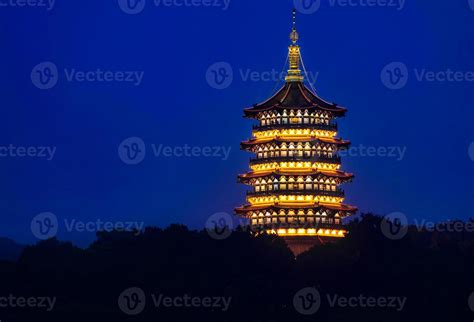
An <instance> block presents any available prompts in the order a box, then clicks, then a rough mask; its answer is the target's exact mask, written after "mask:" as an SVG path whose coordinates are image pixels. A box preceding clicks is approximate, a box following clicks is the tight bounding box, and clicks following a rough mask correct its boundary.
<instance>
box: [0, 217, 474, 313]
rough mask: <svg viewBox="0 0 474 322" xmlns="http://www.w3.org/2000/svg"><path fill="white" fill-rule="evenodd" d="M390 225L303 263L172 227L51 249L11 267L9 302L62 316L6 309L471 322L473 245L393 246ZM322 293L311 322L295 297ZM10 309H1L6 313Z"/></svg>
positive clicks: (237, 236) (254, 240) (470, 241)
mask: <svg viewBox="0 0 474 322" xmlns="http://www.w3.org/2000/svg"><path fill="white" fill-rule="evenodd" d="M380 223H381V218H380V217H378V216H374V215H370V214H367V215H364V216H362V218H361V219H358V220H355V221H353V222H352V223H350V224H349V226H348V229H349V231H350V234H349V235H348V237H347V238H344V239H341V240H338V241H337V242H335V243H326V244H324V245H318V246H315V247H313V248H312V249H311V250H309V251H308V252H306V253H303V254H301V255H300V256H299V257H298V258H296V259H295V258H294V256H293V254H292V253H291V252H290V250H289V249H288V248H287V246H286V244H285V242H284V241H283V240H282V239H280V238H278V237H276V236H268V235H260V236H258V237H252V236H250V234H249V233H248V232H245V231H234V232H233V233H232V234H231V235H230V237H228V238H226V239H224V240H214V239H212V238H210V237H209V235H208V234H207V232H206V231H190V230H188V229H187V228H186V227H184V226H180V225H172V226H170V227H168V228H166V229H158V228H147V229H146V230H145V231H144V232H143V233H142V234H139V235H136V234H133V233H130V232H112V233H110V232H109V233H98V235H97V240H96V241H95V242H94V243H93V244H91V245H90V246H89V247H88V248H87V249H80V248H77V247H75V246H74V245H72V244H71V243H67V242H60V241H57V240H54V239H52V240H48V241H43V242H40V243H38V244H37V245H35V246H29V247H27V248H26V249H25V250H24V251H23V253H22V255H21V256H20V258H19V260H18V261H17V262H1V265H0V267H1V274H0V279H1V281H0V282H1V293H0V296H4V297H6V296H8V295H14V296H22V297H26V298H28V297H40V296H44V297H55V298H56V303H55V305H54V309H52V310H51V311H50V312H46V309H40V308H18V307H9V308H0V320H1V321H2V322H3V321H7V322H8V321H186V320H191V319H192V320H195V321H365V322H370V321H374V322H375V321H380V322H381V321H384V322H391V321H397V322H398V321H444V322H455V321H472V320H474V313H473V312H472V311H471V310H470V308H469V306H468V298H469V295H470V294H471V292H473V291H474V283H473V282H474V281H473V272H474V236H473V233H470V232H466V231H465V232H458V233H450V232H430V231H422V230H419V229H416V227H412V226H411V227H410V228H409V231H408V234H407V235H406V236H405V237H404V238H402V239H400V240H390V239H388V238H386V237H385V236H384V235H383V234H382V232H381V229H380ZM130 287H138V288H140V289H142V290H143V291H144V293H145V294H146V305H145V308H144V310H143V311H142V312H141V313H140V314H137V315H127V314H126V313H124V312H123V311H122V310H121V309H120V306H119V295H120V294H121V293H122V292H123V291H124V290H126V289H128V288H130ZM306 287H315V288H316V289H318V290H319V292H320V295H321V305H320V309H319V310H318V311H317V312H316V313H315V314H314V315H308V316H305V315H303V314H301V313H299V312H298V311H297V309H296V308H295V306H294V304H293V298H294V296H295V294H296V293H297V292H298V291H299V290H301V289H303V288H306ZM151 294H155V295H156V297H158V296H159V295H160V294H161V295H162V296H166V297H172V298H175V297H181V298H182V297H184V296H185V295H186V296H189V297H199V298H201V299H202V298H206V297H210V298H211V300H212V301H214V299H215V298H217V297H224V298H228V299H230V303H229V305H228V309H226V310H224V309H223V308H222V307H214V308H211V307H176V306H174V307H163V306H160V307H159V308H157V307H155V305H154V303H153V300H152V298H151ZM361 294H362V295H363V296H365V297H370V296H372V297H375V298H378V297H387V298H388V297H400V298H402V297H406V304H405V305H404V307H403V309H401V310H398V309H397V308H393V307H365V308H364V307H362V308H361V307H343V306H335V307H331V305H330V304H329V300H328V296H329V297H334V296H335V295H337V296H343V297H359V296H360V295H361ZM0 304H1V302H0Z"/></svg>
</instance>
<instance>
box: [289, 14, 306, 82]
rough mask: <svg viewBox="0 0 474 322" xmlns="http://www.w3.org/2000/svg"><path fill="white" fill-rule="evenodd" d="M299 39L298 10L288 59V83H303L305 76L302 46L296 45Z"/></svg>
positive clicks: (294, 20)
mask: <svg viewBox="0 0 474 322" xmlns="http://www.w3.org/2000/svg"><path fill="white" fill-rule="evenodd" d="M298 39H299V35H298V32H297V31H296V9H293V27H292V29H291V33H290V40H291V42H292V44H291V45H290V46H288V58H289V65H290V66H289V69H288V74H287V76H286V77H285V81H286V82H287V83H290V82H302V81H303V75H302V74H301V70H300V60H301V55H300V46H298V45H297V44H296V42H297V41H298Z"/></svg>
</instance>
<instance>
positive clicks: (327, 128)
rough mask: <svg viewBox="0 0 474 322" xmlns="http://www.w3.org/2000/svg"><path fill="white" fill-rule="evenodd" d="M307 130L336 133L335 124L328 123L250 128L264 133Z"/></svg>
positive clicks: (257, 125)
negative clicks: (283, 129) (313, 129)
mask: <svg viewBox="0 0 474 322" xmlns="http://www.w3.org/2000/svg"><path fill="white" fill-rule="evenodd" d="M281 128H285V129H307V128H315V129H320V130H325V131H337V124H334V123H330V124H324V123H287V124H281V123H280V124H270V125H260V124H256V125H253V126H252V129H254V130H261V131H266V130H273V129H281Z"/></svg>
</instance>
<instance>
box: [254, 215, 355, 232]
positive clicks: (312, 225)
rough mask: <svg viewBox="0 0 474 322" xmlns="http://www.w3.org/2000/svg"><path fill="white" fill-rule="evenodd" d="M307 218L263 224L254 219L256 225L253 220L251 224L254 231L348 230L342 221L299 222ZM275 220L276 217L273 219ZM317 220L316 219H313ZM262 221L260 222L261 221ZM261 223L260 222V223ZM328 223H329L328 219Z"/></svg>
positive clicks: (299, 216) (296, 217)
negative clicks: (299, 229)
mask: <svg viewBox="0 0 474 322" xmlns="http://www.w3.org/2000/svg"><path fill="white" fill-rule="evenodd" d="M304 217H306V216H303V215H298V216H294V217H293V218H294V220H293V221H292V222H285V223H281V222H266V220H265V219H264V220H263V223H262V222H261V217H260V218H257V217H255V218H252V219H257V222H256V223H252V220H251V219H250V218H249V219H250V222H249V224H250V225H251V226H252V230H268V229H270V230H272V229H274V230H277V229H292V228H293V229H298V228H303V229H308V228H315V229H337V230H347V227H346V226H345V225H344V224H342V223H341V222H340V221H339V223H336V222H335V220H331V222H322V221H321V220H319V221H315V222H299V220H298V218H301V219H303V218H304ZM308 217H311V216H308ZM272 218H275V217H272ZM313 218H316V217H313ZM259 219H260V220H259ZM259 221H260V222H259ZM327 221H329V220H328V219H327Z"/></svg>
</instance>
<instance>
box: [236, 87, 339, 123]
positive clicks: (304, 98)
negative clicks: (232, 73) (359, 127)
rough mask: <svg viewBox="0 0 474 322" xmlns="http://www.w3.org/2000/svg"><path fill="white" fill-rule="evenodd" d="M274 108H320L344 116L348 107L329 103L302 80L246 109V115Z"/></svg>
mask: <svg viewBox="0 0 474 322" xmlns="http://www.w3.org/2000/svg"><path fill="white" fill-rule="evenodd" d="M274 109H308V110H314V109H316V110H317V109H319V110H323V111H328V112H331V113H333V114H334V115H335V116H344V114H345V113H346V111H347V109H346V108H344V107H342V106H338V105H337V104H335V103H329V102H326V101H325V100H323V99H322V98H320V97H319V96H318V95H316V94H315V93H313V92H312V91H311V90H309V89H308V88H307V87H306V86H305V85H304V84H303V83H301V82H289V83H285V85H284V86H283V87H282V88H280V89H279V90H278V92H277V93H276V94H275V95H273V96H272V97H270V98H269V99H268V100H266V101H265V102H262V103H259V104H255V105H254V106H252V107H249V108H246V109H244V116H245V117H248V118H255V117H256V114H258V113H260V112H265V111H270V110H274Z"/></svg>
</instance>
